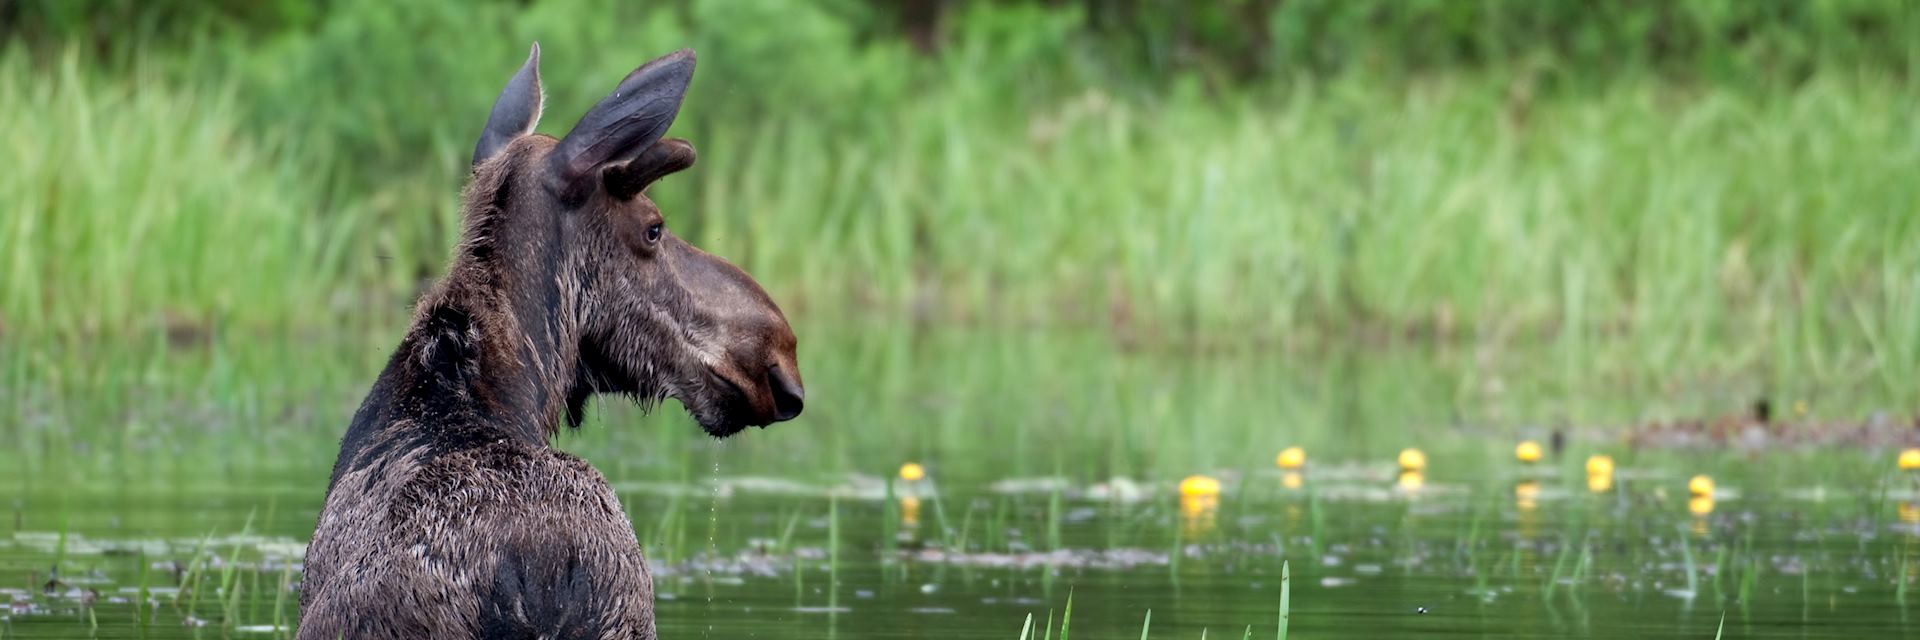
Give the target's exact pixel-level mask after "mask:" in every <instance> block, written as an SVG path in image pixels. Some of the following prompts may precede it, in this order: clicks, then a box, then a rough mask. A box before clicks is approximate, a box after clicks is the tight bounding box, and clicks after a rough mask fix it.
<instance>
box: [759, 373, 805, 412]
mask: <svg viewBox="0 0 1920 640" xmlns="http://www.w3.org/2000/svg"><path fill="white" fill-rule="evenodd" d="M767 386H768V387H769V388H770V389H771V390H772V391H773V421H774V422H786V421H788V420H792V419H794V418H796V417H799V415H800V410H801V409H802V408H803V407H804V406H805V405H806V402H805V400H806V396H807V392H806V390H805V389H802V388H801V387H800V381H799V380H796V379H794V377H793V376H792V375H789V374H788V373H787V371H786V370H785V369H783V368H781V366H780V365H778V364H776V365H773V366H771V367H768V368H767Z"/></svg>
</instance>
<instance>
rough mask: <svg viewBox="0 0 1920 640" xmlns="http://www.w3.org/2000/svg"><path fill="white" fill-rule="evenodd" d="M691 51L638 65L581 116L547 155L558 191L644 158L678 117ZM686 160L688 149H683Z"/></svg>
mask: <svg viewBox="0 0 1920 640" xmlns="http://www.w3.org/2000/svg"><path fill="white" fill-rule="evenodd" d="M693 63H694V58H693V50H692V49H681V50H679V51H675V52H673V53H669V54H667V55H664V56H661V57H659V58H656V59H654V60H653V61H652V62H648V63H646V64H644V65H640V68H638V69H634V70H633V73H629V74H627V77H626V79H625V80H621V81H620V86H619V87H616V88H614V90H613V94H612V95H609V96H607V97H606V98H604V99H602V100H601V101H600V104H596V105H594V106H593V109H591V110H588V111H587V115H584V116H581V117H580V122H579V123H577V124H575V125H573V130H572V131H569V132H567V136H566V137H565V138H561V139H560V144H559V145H557V146H555V147H554V149H553V153H552V154H551V155H549V156H547V157H548V162H550V163H551V165H550V169H551V171H552V175H553V177H554V179H555V180H556V184H555V185H554V186H555V187H557V188H558V190H559V191H560V192H561V193H577V192H576V191H574V190H575V189H576V188H577V187H578V186H580V185H582V184H583V180H584V179H587V178H596V177H598V175H599V173H600V170H601V169H603V168H604V167H607V166H609V165H612V164H615V163H619V162H622V161H624V160H626V159H628V158H632V157H634V156H636V155H643V154H644V153H645V152H648V151H650V150H651V148H652V147H653V143H654V142H655V141H658V140H659V139H660V136H662V135H665V134H666V132H667V127H670V126H672V125H673V118H674V116H676V115H679V113H680V101H681V99H682V98H684V97H686V95H687V84H688V83H691V82H692V81H693ZM687 151H688V152H689V158H690V157H691V151H692V147H687Z"/></svg>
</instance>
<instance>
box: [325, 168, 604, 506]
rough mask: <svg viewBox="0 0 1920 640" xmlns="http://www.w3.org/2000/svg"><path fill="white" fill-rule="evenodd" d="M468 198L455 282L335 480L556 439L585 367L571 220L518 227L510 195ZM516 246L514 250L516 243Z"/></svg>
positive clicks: (435, 299)
mask: <svg viewBox="0 0 1920 640" xmlns="http://www.w3.org/2000/svg"><path fill="white" fill-rule="evenodd" d="M478 191H479V190H478V189H472V190H470V191H469V193H468V196H467V203H466V212H465V215H466V225H465V227H466V228H465V230H464V233H463V235H462V240H461V242H460V247H459V250H458V253H457V255H456V257H455V258H454V261H453V265H452V267H451V268H450V269H449V271H448V274H447V277H446V278H445V279H444V280H442V281H441V282H440V284H439V285H438V286H436V287H434V289H433V290H432V291H430V292H429V293H427V294H426V295H425V296H422V298H421V300H420V303H419V305H418V306H417V308H416V311H415V317H414V321H413V326H412V328H411V329H409V330H408V332H407V335H406V337H405V338H404V339H402V340H401V342H400V346H399V348H397V349H395V350H394V353H393V357H392V358H391V359H390V360H389V361H388V363H387V367H386V370H385V371H384V372H382V373H381V375H380V378H379V380H378V381H376V382H375V383H374V387H373V390H372V391H371V392H370V393H369V394H368V395H367V399H366V401H365V402H364V403H362V404H361V406H360V409H359V411H358V412H357V413H356V414H355V415H354V419H353V425H352V426H351V427H349V428H348V431H347V436H346V438H345V439H344V440H343V441H342V443H341V451H340V458H339V460H338V461H337V462H336V463H335V466H334V480H335V481H338V480H339V478H340V475H341V474H342V473H344V472H345V471H347V470H349V469H352V468H358V467H360V466H363V465H366V464H371V463H373V462H375V461H376V460H378V459H381V458H383V457H385V456H386V455H388V452H397V451H418V450H421V448H422V447H425V448H427V449H428V450H452V449H458V448H463V447H466V446H471V445H473V444H480V443H487V442H495V441H499V440H501V439H503V438H510V439H514V440H519V441H522V442H527V443H529V444H544V443H545V442H546V440H547V437H548V436H550V435H552V434H553V433H554V432H556V431H558V426H559V424H560V419H561V416H562V412H563V411H564V410H565V408H566V404H567V400H568V395H569V393H570V392H571V391H572V389H571V386H572V384H573V382H574V379H575V378H574V374H575V367H576V366H577V364H578V361H579V358H580V329H579V326H580V322H579V317H580V316H579V308H580V303H579V300H580V295H579V291H578V288H577V287H576V286H573V285H571V284H569V283H573V282H577V280H576V279H575V278H574V277H573V275H572V274H573V273H575V271H576V270H575V269H573V268H572V267H570V266H569V263H568V259H567V256H566V252H565V249H564V245H563V244H562V243H561V238H562V236H563V225H564V224H565V220H563V219H560V218H558V217H556V216H543V215H521V216H515V215H513V214H511V213H509V212H508V208H507V207H506V206H505V205H506V204H508V201H509V198H510V196H509V194H507V193H506V192H505V189H499V190H498V191H497V192H493V193H481V192H478ZM508 242H510V243H511V245H508V244H506V243H508Z"/></svg>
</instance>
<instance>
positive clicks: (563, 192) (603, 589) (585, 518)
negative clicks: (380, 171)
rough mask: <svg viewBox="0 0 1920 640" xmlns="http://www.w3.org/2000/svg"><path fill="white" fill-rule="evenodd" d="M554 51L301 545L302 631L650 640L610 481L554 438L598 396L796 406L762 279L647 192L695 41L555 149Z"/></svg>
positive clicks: (657, 171) (505, 130)
mask: <svg viewBox="0 0 1920 640" xmlns="http://www.w3.org/2000/svg"><path fill="white" fill-rule="evenodd" d="M539 62H540V48H539V46H538V45H535V46H534V48H533V52H532V53H531V54H530V55H529V56H528V57H527V62H526V64H525V65H524V66H522V67H521V68H520V71H519V72H518V73H515V74H514V76H513V79H512V80H510V81H508V82H507V88H506V90H505V91H502V92H501V93H500V99H499V101H498V102H497V103H496V104H494V106H493V113H492V115H491V117H490V118H489V119H488V120H487V126H486V129H485V130H484V131H482V132H481V134H480V142H479V144H478V145H477V146H476V147H475V148H474V151H473V181H472V183H471V184H469V185H468V186H467V188H466V193H465V196H464V198H465V202H464V207H465V208H464V212H463V215H464V216H465V229H464V231H463V234H462V237H461V240H460V245H459V251H458V254H457V256H456V257H455V258H454V260H453V265H452V267H451V268H450V270H449V272H448V274H447V277H446V279H445V280H444V281H442V282H441V283H440V284H439V285H438V286H437V287H436V288H435V289H434V290H433V291H432V292H430V293H428V294H427V295H426V296H424V297H423V298H422V299H421V300H420V303H419V306H418V308H417V309H416V311H415V317H414V320H413V326H412V328H411V329H410V330H408V332H407V336H406V338H405V339H403V340H401V342H400V347H399V348H398V349H396V350H395V351H394V353H393V357H392V359H391V360H389V361H388V363H387V367H386V370H385V371H383V372H382V373H381V374H380V378H379V380H378V381H376V382H375V383H374V385H373V391H372V392H371V393H369V394H368V395H367V399H366V401H365V402H364V403H363V404H362V405H361V406H360V410H359V412H358V413H356V414H355V415H354V417H353V425H352V426H351V427H349V428H348V430H347V435H346V438H345V439H344V440H343V441H342V442H341V445H340V458H339V460H338V461H337V462H336V463H335V464H334V467H333V480H332V482H331V484H330V485H329V487H328V489H327V501H326V506H325V508H324V509H323V510H322V511H321V513H320V523H319V526H318V529H317V530H316V531H315V532H314V535H313V544H312V546H310V547H309V548H308V552H307V558H306V579H305V580H306V582H305V588H304V591H303V592H302V593H301V608H302V614H303V618H302V620H301V627H300V637H301V638H312V639H321V638H326V639H332V638H453V637H461V638H653V637H654V630H653V580H652V577H651V576H650V575H649V573H648V570H647V565H646V561H645V560H644V559H643V558H642V557H641V555H640V546H639V543H638V542H637V541H636V540H635V539H634V535H633V528H632V526H631V525H630V524H629V523H628V521H627V518H626V515H625V514H623V513H622V512H621V509H620V503H619V502H618V501H617V500H616V499H615V497H614V494H613V491H612V489H610V488H609V487H608V486H607V482H606V479H605V478H603V477H601V475H600V473H599V472H597V471H595V470H594V469H593V468H592V467H590V466H588V465H587V463H585V462H583V461H581V460H580V459H579V458H575V457H573V456H570V455H567V454H565V453H561V452H559V451H556V450H554V449H552V448H551V447H549V446H548V444H547V439H548V438H549V437H551V436H553V435H554V434H555V433H556V432H557V431H558V430H559V425H560V422H561V420H562V419H563V417H564V419H565V420H566V421H567V422H568V424H570V425H572V426H578V425H579V424H580V421H581V418H582V412H583V411H584V410H585V407H586V401H587V399H588V398H589V397H590V396H592V395H593V394H595V393H623V394H626V395H628V396H631V397H632V398H634V399H635V400H637V401H639V402H641V403H643V404H652V403H656V402H659V401H660V400H662V399H664V398H667V397H672V398H675V399H678V400H679V401H680V402H681V403H682V404H684V405H686V407H687V410H688V412H689V413H691V414H693V417H694V419H695V420H696V421H697V422H699V423H700V426H701V428H703V429H705V430H706V431H707V433H709V434H712V435H713V436H715V437H725V436H728V435H731V434H733V433H735V432H737V431H739V430H741V429H742V428H744V427H746V426H749V425H753V426H766V425H768V424H771V423H774V422H779V421H782V420H788V419H791V418H793V417H794V416H796V415H799V413H800V408H801V398H802V395H803V393H802V391H801V386H800V371H799V369H798V367H797V363H796V361H795V358H794V346H795V340H794V335H793V330H792V329H791V328H790V327H788V326H787V321H786V317H785V316H783V315H782V314H781V313H780V308H779V307H777V306H775V305H774V303H773V300H771V299H769V298H768V297H767V294H766V292H764V291H762V290H761V289H760V286H759V285H758V284H756V283H755V282H754V281H753V279H752V278H749V277H748V276H747V274H746V273H744V272H742V271H740V270H739V269H737V268H735V267H733V266H732V265H730V264H728V263H726V262H725V261H723V260H721V259H719V258H716V257H713V256H711V255H708V254H706V253H704V252H702V251H700V250H699V249H696V248H694V247H693V246H692V245H689V244H687V243H686V242H684V241H682V240H681V239H680V238H678V237H675V236H674V235H673V233H672V232H670V231H668V230H667V229H666V227H665V225H664V223H663V221H662V218H661V214H660V209H659V208H658V207H656V206H654V204H653V202H652V201H651V200H649V199H648V198H647V196H646V195H645V193H644V192H645V190H646V188H647V185H649V184H651V183H652V182H653V181H655V180H658V179H659V178H660V177H662V176H665V175H667V174H670V173H673V172H675V171H679V170H682V169H685V168H687V167H689V166H691V165H692V164H693V157H694V153H693V147H692V146H691V145H689V144H688V143H687V142H686V141H684V140H677V139H671V138H667V139H662V138H661V135H662V134H664V133H665V132H666V130H667V127H668V126H669V125H671V124H672V123H673V119H674V116H675V114H677V113H678V112H679V109H680V100H681V97H682V95H683V94H684V93H685V92H686V89H687V83H688V82H689V81H690V80H692V77H693V66H694V56H693V52H692V51H687V50H681V51H678V52H675V53H673V54H670V55H667V56H665V57H662V58H660V59H658V60H654V61H652V62H649V63H647V64H645V65H643V66H641V67H640V68H639V69H636V70H634V72H633V73H632V74H629V75H628V76H627V77H626V79H625V80H622V81H621V82H620V86H619V87H617V88H615V89H614V91H613V94H612V95H610V96H608V97H607V98H606V99H604V100H602V101H601V102H600V104H598V105H596V106H594V107H593V109H592V110H591V111H588V112H587V114H586V115H585V116H584V117H582V118H581V119H580V122H579V123H578V124H576V125H574V127H573V130H572V131H570V132H568V133H567V135H566V137H564V138H561V139H558V140H555V139H553V138H551V137H548V136H544V135H536V134H533V133H532V131H533V127H534V124H535V123H536V122H537V121H538V120H539V118H540V106H541V95H540V74H539Z"/></svg>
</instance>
